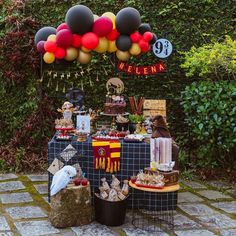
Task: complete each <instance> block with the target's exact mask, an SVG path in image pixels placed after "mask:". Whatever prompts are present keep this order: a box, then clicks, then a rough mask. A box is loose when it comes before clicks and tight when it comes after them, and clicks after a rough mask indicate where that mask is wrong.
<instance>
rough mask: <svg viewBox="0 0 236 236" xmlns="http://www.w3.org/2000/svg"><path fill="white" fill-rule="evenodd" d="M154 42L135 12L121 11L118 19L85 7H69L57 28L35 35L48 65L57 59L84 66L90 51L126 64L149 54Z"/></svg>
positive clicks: (127, 8) (45, 29) (117, 16)
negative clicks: (115, 58)
mask: <svg viewBox="0 0 236 236" xmlns="http://www.w3.org/2000/svg"><path fill="white" fill-rule="evenodd" d="M156 40H157V36H156V34H154V33H152V32H151V27H150V25H149V24H148V23H141V16H140V13H139V12H138V10H136V9H135V8H132V7H126V8H123V9H121V10H120V11H119V12H118V13H117V15H115V14H114V13H112V12H105V13H104V14H103V15H102V16H100V17H99V16H97V15H94V14H93V13H92V11H91V10H90V9H89V8H88V7H86V6H84V5H76V6H73V7H71V8H70V9H69V10H68V11H67V13H66V16H65V22H64V23H62V24H60V25H59V26H58V27H57V28H53V27H49V26H47V27H43V28H41V29H40V30H39V31H38V32H37V33H36V35H35V44H36V46H37V50H38V52H40V53H41V54H42V55H43V60H44V62H45V63H47V64H51V63H53V62H54V61H55V60H56V59H64V60H66V61H75V60H77V62H79V63H81V64H87V63H89V62H90V61H91V58H92V55H91V52H92V51H95V52H97V53H106V52H109V53H116V56H117V58H118V59H119V60H121V61H128V60H129V58H130V57H131V56H138V55H140V54H142V53H146V52H148V51H149V50H150V48H151V45H152V44H154V43H155V42H156Z"/></svg>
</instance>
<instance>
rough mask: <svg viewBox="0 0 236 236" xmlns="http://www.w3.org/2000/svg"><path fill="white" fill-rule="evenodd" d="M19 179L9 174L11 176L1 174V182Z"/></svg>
mask: <svg viewBox="0 0 236 236" xmlns="http://www.w3.org/2000/svg"><path fill="white" fill-rule="evenodd" d="M17 178H18V176H17V175H15V174H11V173H9V174H0V181H1V180H8V179H17Z"/></svg>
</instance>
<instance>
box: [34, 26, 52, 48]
mask: <svg viewBox="0 0 236 236" xmlns="http://www.w3.org/2000/svg"><path fill="white" fill-rule="evenodd" d="M51 34H56V29H55V28H54V27H50V26H47V27H43V28H41V29H40V30H39V31H38V32H37V33H36V35H35V37H34V42H35V44H36V45H37V44H38V42H39V41H46V40H47V38H48V36H49V35H51Z"/></svg>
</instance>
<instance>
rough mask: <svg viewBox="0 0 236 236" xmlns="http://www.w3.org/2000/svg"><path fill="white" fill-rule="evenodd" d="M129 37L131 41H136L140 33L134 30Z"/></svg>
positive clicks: (140, 36) (139, 37) (138, 39)
mask: <svg viewBox="0 0 236 236" xmlns="http://www.w3.org/2000/svg"><path fill="white" fill-rule="evenodd" d="M130 39H131V41H132V42H133V43H138V42H139V41H140V40H141V39H142V35H141V34H140V33H139V32H138V31H136V32H134V33H132V34H131V35H130Z"/></svg>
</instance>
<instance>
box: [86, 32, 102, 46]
mask: <svg viewBox="0 0 236 236" xmlns="http://www.w3.org/2000/svg"><path fill="white" fill-rule="evenodd" d="M98 44H99V38H98V36H97V35H96V34H95V33H93V32H89V33H86V34H84V35H83V37H82V45H83V47H85V48H87V49H90V50H93V49H94V48H96V47H97V46H98Z"/></svg>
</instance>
